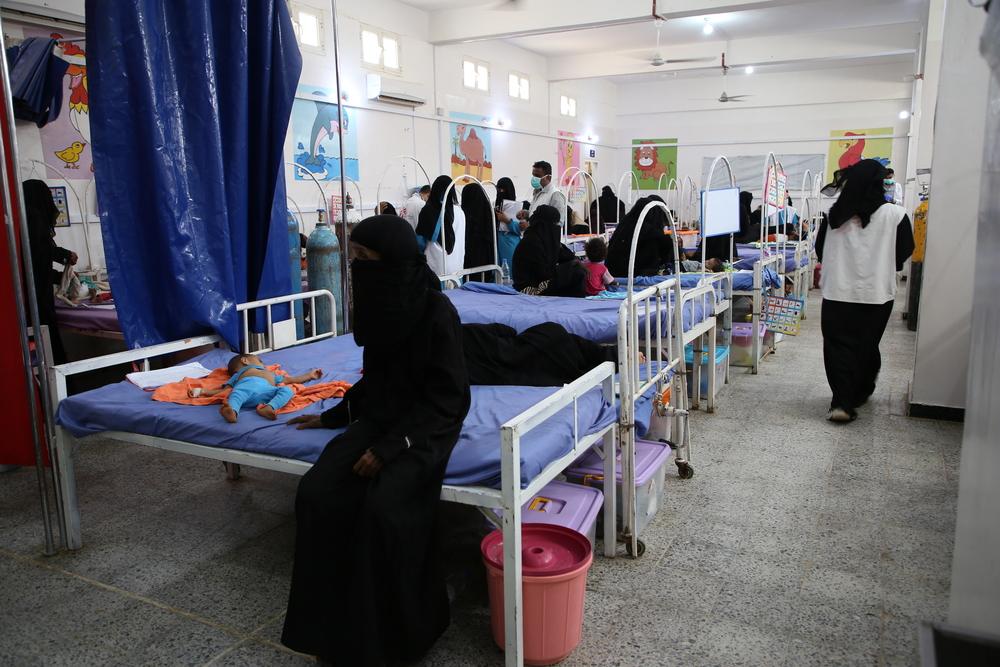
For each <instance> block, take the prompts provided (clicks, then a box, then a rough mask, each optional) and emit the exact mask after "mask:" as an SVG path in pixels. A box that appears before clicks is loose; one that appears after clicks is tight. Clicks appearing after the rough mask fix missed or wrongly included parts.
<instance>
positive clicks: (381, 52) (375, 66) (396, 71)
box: [358, 23, 403, 76]
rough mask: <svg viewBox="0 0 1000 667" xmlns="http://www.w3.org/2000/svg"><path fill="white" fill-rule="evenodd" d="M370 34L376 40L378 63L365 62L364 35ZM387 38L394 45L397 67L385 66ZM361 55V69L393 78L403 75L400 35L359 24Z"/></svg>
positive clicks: (401, 40)
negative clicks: (389, 75) (390, 75)
mask: <svg viewBox="0 0 1000 667" xmlns="http://www.w3.org/2000/svg"><path fill="white" fill-rule="evenodd" d="M366 32H368V33H371V34H373V35H375V37H376V39H377V40H378V62H377V63H372V62H369V61H367V60H365V33H366ZM386 38H389V39H390V40H392V41H393V42H395V44H396V62H397V64H398V65H399V67H389V66H387V65H386V64H385V40H386ZM358 39H359V44H360V53H361V67H362V68H364V69H366V70H372V71H376V72H380V73H383V74H392V75H395V76H402V75H403V39H402V37H401V36H400V35H398V34H396V33H394V32H390V31H389V30H382V29H381V28H377V27H375V26H373V25H366V24H364V23H362V24H361V32H360V33H359V35H358Z"/></svg>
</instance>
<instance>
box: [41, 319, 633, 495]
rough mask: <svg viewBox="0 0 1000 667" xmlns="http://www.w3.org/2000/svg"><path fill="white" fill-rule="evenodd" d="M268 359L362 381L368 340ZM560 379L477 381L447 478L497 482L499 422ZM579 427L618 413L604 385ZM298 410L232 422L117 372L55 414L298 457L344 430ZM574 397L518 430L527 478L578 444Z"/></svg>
mask: <svg viewBox="0 0 1000 667" xmlns="http://www.w3.org/2000/svg"><path fill="white" fill-rule="evenodd" d="M230 356H232V353H230V352H228V351H223V350H213V351H211V352H208V353H206V354H204V355H201V356H200V357H197V358H195V359H193V360H191V361H199V362H200V363H201V364H203V365H204V366H206V367H207V368H219V367H222V366H225V364H226V362H227V361H228V360H229V358H230ZM262 358H263V360H264V361H265V362H266V363H268V364H281V367H282V368H283V369H284V370H286V371H288V372H289V373H304V372H306V371H308V370H310V369H311V368H313V367H315V366H320V367H321V368H322V369H323V378H322V380H321V381H330V380H343V381H346V382H356V381H357V380H358V379H359V378H360V377H361V375H360V370H361V349H360V348H358V347H357V346H356V345H355V344H354V338H353V337H352V336H350V335H347V336H341V337H339V338H333V339H327V340H324V341H320V342H317V343H311V344H309V345H302V346H299V347H295V348H289V349H286V350H281V351H279V352H273V353H270V354H265V355H262ZM557 390H558V388H555V387H473V388H472V407H471V409H470V410H469V415H468V417H466V420H465V425H464V426H463V429H462V434H461V437H460V438H459V441H458V444H457V445H456V446H455V449H454V451H453V452H452V455H451V460H450V461H449V463H448V470H447V474H446V477H445V483H447V484H456V485H464V486H470V485H486V486H493V487H498V486H499V485H500V425H501V424H503V423H504V422H506V421H508V420H510V419H512V418H513V417H515V416H517V415H518V414H520V413H521V412H523V411H524V410H526V409H528V408H529V407H531V406H533V405H535V404H537V403H538V402H539V401H541V400H542V399H544V398H545V397H546V396H549V395H550V394H552V393H554V392H555V391H557ZM339 400H340V399H328V400H326V401H322V402H321V403H318V404H315V405H313V406H310V407H309V408H307V409H305V410H303V411H302V412H301V413H297V414H309V413H314V412H321V411H323V410H326V409H328V408H330V407H332V406H334V405H336V403H337V402H338V401H339ZM651 409H652V406H651V404H650V403H649V402H648V401H646V402H645V403H644V404H642V405H640V406H639V409H637V413H638V414H639V415H641V418H640V419H638V420H637V421H640V422H641V425H640V432H642V431H644V430H645V429H646V427H647V425H648V422H649V415H650V412H651ZM578 414H579V415H580V418H581V422H580V424H579V431H580V433H594V432H597V431H599V430H600V429H602V428H604V427H605V426H607V425H608V424H611V423H613V422H614V421H615V419H616V418H617V415H616V411H615V409H614V408H613V407H612V406H609V405H608V404H606V403H605V401H604V398H603V396H602V394H601V391H600V389H594V390H592V391H590V392H588V393H587V394H585V395H584V396H583V397H581V399H580V401H579V413H578ZM292 416H294V415H280V416H279V417H278V421H277V422H271V421H268V420H266V419H264V418H262V417H260V416H259V415H257V414H256V413H255V412H254V411H253V410H246V411H243V413H241V415H240V420H239V422H237V423H236V424H229V423H227V422H225V421H224V420H223V419H222V417H221V416H220V415H219V411H218V407H217V406H189V405H175V404H172V403H160V402H158V401H153V400H152V398H151V394H150V393H149V392H144V391H142V390H141V389H139V388H138V387H136V386H135V385H133V384H131V383H130V382H119V383H118V384H112V385H108V386H106V387H101V388H100V389H95V390H93V391H88V392H85V393H83V394H78V395H76V396H71V397H69V398H67V399H65V400H63V401H62V402H61V403H60V404H59V409H58V412H57V415H56V421H57V423H59V424H60V425H61V426H63V427H65V428H66V429H67V430H69V431H70V432H71V433H72V434H73V435H75V436H78V437H79V436H85V435H90V434H93V433H100V432H102V431H126V432H131V433H142V434H145V435H151V436H157V437H161V438H171V439H174V440H182V441H185V442H192V443H195V444H200V445H205V446H208V447H222V448H228V449H238V450H243V451H248V452H255V453H258V454H269V455H273V456H280V457H283V458H290V459H296V460H299V461H306V462H310V463H311V462H314V461H315V460H316V459H317V458H318V457H319V455H320V453H321V452H322V451H323V448H324V447H325V446H326V444H327V443H328V442H329V441H330V440H331V439H332V438H333V437H334V436H335V435H337V434H338V433H339V432H340V431H333V430H325V429H317V430H306V431H299V430H297V429H295V428H294V427H290V426H286V425H285V423H284V422H286V421H287V420H288V419H290V418H291V417H292ZM573 426H574V424H573V410H572V406H570V407H568V408H566V409H564V410H562V411H561V412H560V413H558V414H557V415H555V416H553V417H552V418H551V419H549V420H548V421H546V422H545V423H543V424H541V425H540V426H538V427H537V428H535V429H533V430H532V431H530V432H529V433H527V434H526V435H525V436H524V437H523V438H522V439H521V483H522V486H527V484H528V483H529V482H530V481H531V480H532V479H534V478H535V477H536V476H537V475H538V474H539V472H541V470H542V469H543V468H544V467H545V466H546V465H548V464H549V463H550V462H551V461H554V460H555V459H557V458H559V457H560V456H562V455H563V454H566V453H567V452H569V451H570V449H571V448H572V434H573Z"/></svg>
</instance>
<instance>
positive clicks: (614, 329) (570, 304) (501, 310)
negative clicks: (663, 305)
mask: <svg viewBox="0 0 1000 667" xmlns="http://www.w3.org/2000/svg"><path fill="white" fill-rule="evenodd" d="M445 294H447V295H448V298H450V299H451V302H452V303H453V304H454V305H455V308H457V309H458V315H459V317H461V318H462V322H463V323H465V324H493V323H497V324H506V325H507V326H509V327H512V328H513V329H515V330H517V331H524V330H525V329H528V328H530V327H533V326H535V325H536V324H542V323H543V322H555V323H557V324H561V325H562V326H563V327H565V328H566V330H567V331H569V332H570V333H572V334H576V335H577V336H581V337H583V338H586V339H587V340H591V341H594V342H595V343H604V344H612V343H617V342H618V309H619V308H620V307H621V300H619V299H607V300H602V299H574V298H569V297H559V296H528V295H527V294H521V293H519V292H517V291H515V290H513V289H512V288H510V287H506V286H504V285H493V284H489V283H466V284H464V285H462V287H461V289H456V290H448V291H447V292H445ZM707 306H708V307H707V308H706V307H705V304H703V303H702V300H700V299H695V300H694V301H693V302H688V303H687V304H685V306H684V318H683V319H684V330H685V331H687V330H689V329H691V328H692V327H693V326H695V325H697V324H699V323H701V322H703V321H704V320H705V318H706V317H711V316H712V315H714V314H715V312H714V311H715V304H714V302H709V303H708V304H707ZM706 311H707V312H706ZM667 317H669V314H668V313H666V312H664V313H663V319H664V322H663V326H664V327H666V325H667V322H666V319H667ZM641 319H642V322H644V321H645V319H644V318H641ZM640 326H643V324H641V323H640Z"/></svg>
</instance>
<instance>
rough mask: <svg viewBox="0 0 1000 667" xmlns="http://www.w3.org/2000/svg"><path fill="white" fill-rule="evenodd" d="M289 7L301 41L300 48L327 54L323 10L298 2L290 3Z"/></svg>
mask: <svg viewBox="0 0 1000 667" xmlns="http://www.w3.org/2000/svg"><path fill="white" fill-rule="evenodd" d="M288 9H289V12H290V13H291V15H292V30H294V31H295V39H296V40H297V41H298V43H299V48H301V49H302V50H303V51H308V52H311V53H318V54H320V55H325V54H326V45H325V41H326V40H325V36H326V33H325V31H324V29H323V10H322V9H320V8H318V7H309V6H306V5H301V4H299V3H297V2H290V3H288Z"/></svg>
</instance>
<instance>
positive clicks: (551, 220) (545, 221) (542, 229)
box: [511, 206, 562, 291]
mask: <svg viewBox="0 0 1000 667" xmlns="http://www.w3.org/2000/svg"><path fill="white" fill-rule="evenodd" d="M561 237H562V228H561V227H560V226H559V211H558V210H557V209H556V208H554V207H552V206H539V207H538V208H537V209H536V210H535V213H534V214H533V215H532V216H531V218H529V220H528V228H527V229H525V230H524V235H523V236H522V238H521V242H520V243H519V244H518V245H517V250H515V251H514V261H513V263H512V266H511V271H512V273H513V276H512V277H513V278H514V289H516V290H518V291H521V290H523V289H524V288H525V287H538V286H539V285H540V284H541V283H543V282H545V281H546V280H552V277H553V276H554V275H555V272H556V264H557V263H558V262H559V248H560V246H561V245H562V239H561Z"/></svg>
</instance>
